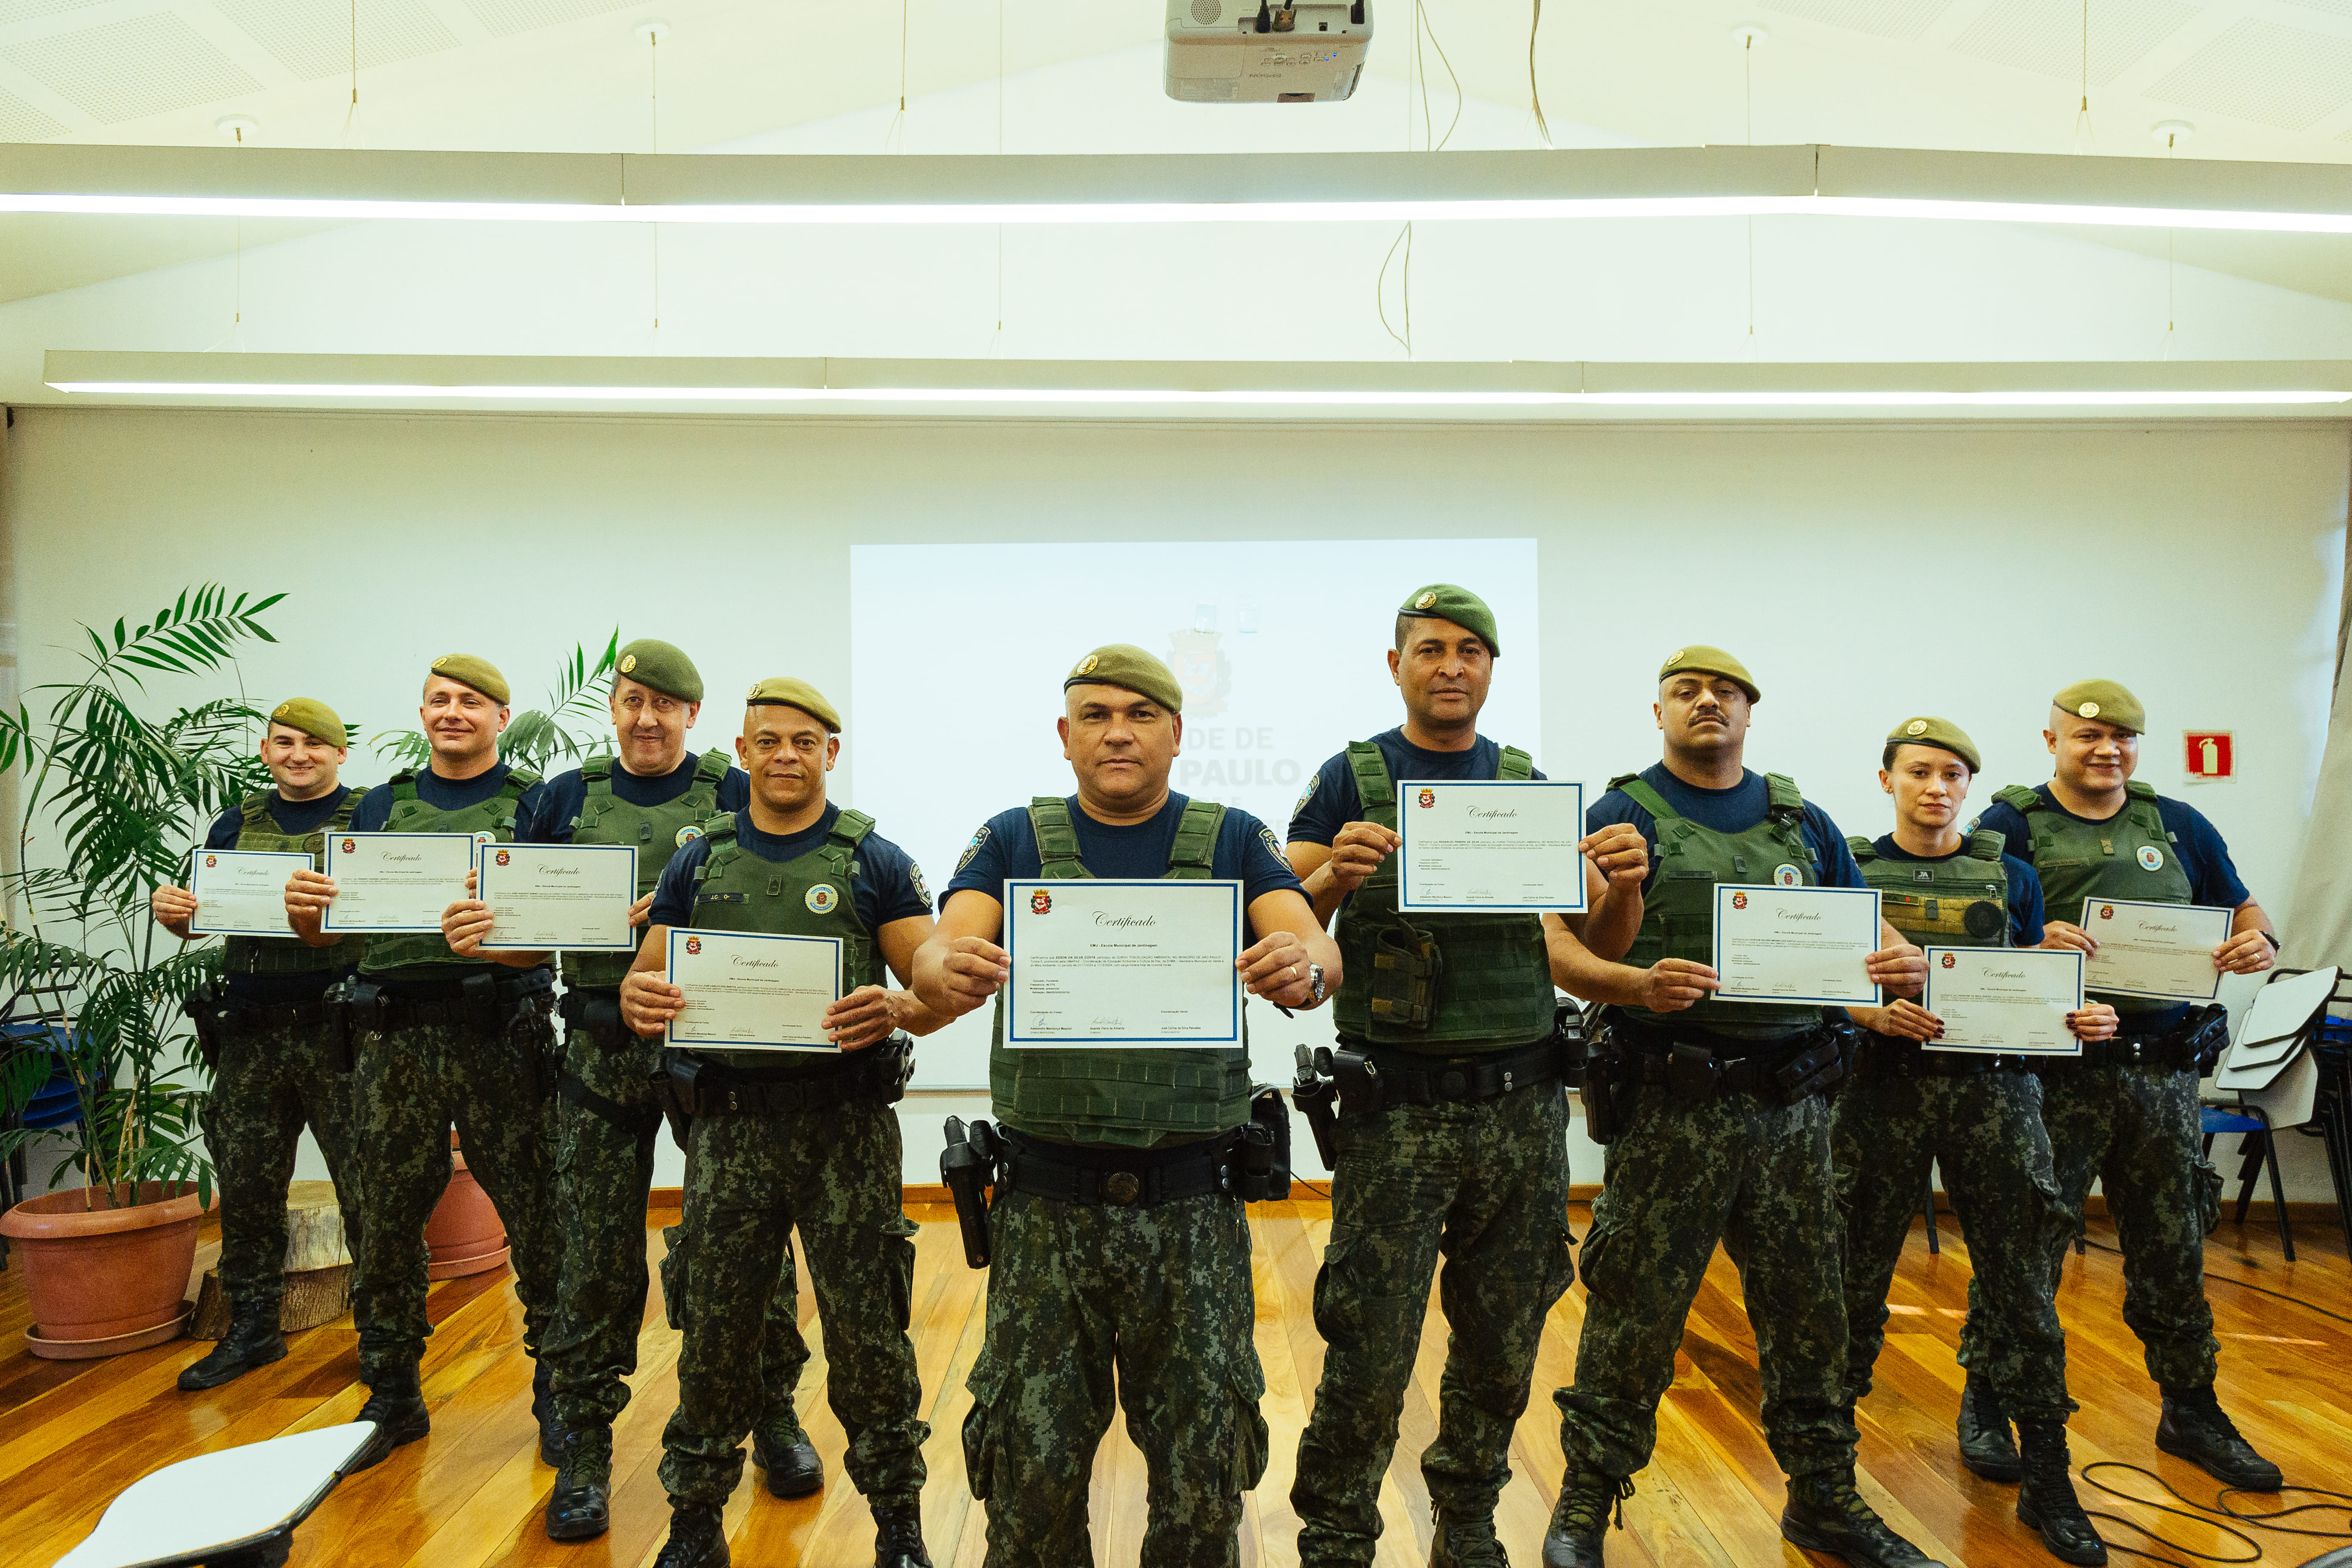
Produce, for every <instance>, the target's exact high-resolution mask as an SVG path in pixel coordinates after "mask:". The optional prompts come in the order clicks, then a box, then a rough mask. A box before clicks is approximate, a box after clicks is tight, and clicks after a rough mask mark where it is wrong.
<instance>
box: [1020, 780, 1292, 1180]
mask: <svg viewBox="0 0 2352 1568" xmlns="http://www.w3.org/2000/svg"><path fill="white" fill-rule="evenodd" d="M1224 820H1225V808H1224V807H1223V806H1222V805H1218V804H1217V803H1216V802H1214V801H1209V800H1194V801H1187V802H1186V803H1185V805H1184V815H1183V817H1182V819H1181V821H1179V822H1178V823H1177V825H1176V841H1175V843H1173V844H1172V845H1171V846H1170V847H1169V850H1168V869H1167V872H1166V873H1165V874H1166V875H1167V876H1169V877H1171V878H1177V879H1191V880H1202V879H1206V878H1208V877H1210V876H1211V875H1213V872H1214V869H1215V861H1216V853H1217V830H1218V829H1219V828H1220V827H1222V826H1223V824H1224ZM1029 826H1030V828H1031V829H1032V830H1033V831H1034V833H1035V834H1036V836H1037V859H1038V872H1037V874H1038V875H1039V876H1041V877H1046V878H1051V879H1080V878H1091V877H1092V876H1093V875H1094V873H1093V872H1092V871H1089V870H1087V868H1086V863H1085V862H1084V861H1082V860H1080V859H1079V858H1078V835H1077V830H1076V828H1074V827H1072V826H1071V825H1070V807H1069V803H1068V802H1067V801H1065V800H1059V799H1056V798H1055V797H1054V796H1052V795H1040V796H1038V797H1037V798H1036V799H1034V800H1033V801H1031V802H1030V803H1029ZM1244 1027H1245V1028H1246V1026H1244ZM988 1092H989V1098H990V1099H991V1100H992V1101H993V1102H994V1106H995V1111H996V1119H997V1120H998V1121H1001V1122H1003V1123H1004V1124H1005V1125H1006V1126H1008V1127H1013V1128H1016V1129H1018V1130H1019V1131H1024V1132H1027V1133H1031V1134H1033V1135H1034V1136H1036V1137H1040V1138H1058V1139H1062V1140H1064V1141H1065V1142H1072V1143H1118V1144H1124V1145H1127V1146H1129V1147H1130V1148H1148V1147H1150V1145H1152V1144H1155V1143H1158V1142H1160V1141H1161V1140H1162V1139H1165V1138H1170V1137H1174V1138H1204V1137H1208V1136H1210V1135H1212V1134H1214V1133H1218V1132H1223V1131H1227V1130H1228V1129H1230V1128H1234V1127H1238V1126H1240V1125H1241V1124H1242V1123H1243V1122H1244V1121H1247V1120H1249V1100H1250V1061H1249V1047H1247V1046H1246V1045H1243V1046H1236V1047H1222V1048H1209V1049H1202V1050H1163V1049H1161V1048H1160V1047H1150V1048H1148V1049H1129V1050H1121V1049H1118V1048H1116V1047H1112V1048H1107V1049H1093V1050H1090V1049H1087V1048H1085V1047H1061V1046H1032V1047H1024V1048H1023V1049H1021V1050H1017V1051H1016V1050H1008V1049H1006V1048H1005V1045H1004V993H1003V992H1002V991H999V992H998V993H997V994H996V1023H995V1032H994V1034H993V1035H992V1037H991V1039H990V1041H989V1047H988Z"/></svg>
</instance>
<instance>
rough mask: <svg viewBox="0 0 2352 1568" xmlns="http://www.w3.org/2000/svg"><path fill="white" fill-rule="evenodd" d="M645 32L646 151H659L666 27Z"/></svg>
mask: <svg viewBox="0 0 2352 1568" xmlns="http://www.w3.org/2000/svg"><path fill="white" fill-rule="evenodd" d="M638 31H640V32H642V33H643V34H645V36H646V147H647V148H648V150H649V151H652V152H655V153H659V152H660V151H661V41H662V34H663V33H664V32H666V31H667V28H666V27H664V26H661V25H660V24H658V23H648V24H647V25H646V26H643V27H641V28H639V29H638ZM646 227H647V228H649V229H651V230H652V231H653V250H654V268H653V291H654V292H653V307H654V309H653V316H654V327H653V330H654V331H656V332H658V331H661V225H659V224H657V223H650V224H647V225H646Z"/></svg>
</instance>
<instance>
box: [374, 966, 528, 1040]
mask: <svg viewBox="0 0 2352 1568" xmlns="http://www.w3.org/2000/svg"><path fill="white" fill-rule="evenodd" d="M465 984H466V982H465V980H464V979H457V980H415V981H406V982H393V983H391V984H383V987H382V989H383V1002H382V1003H381V1004H380V1009H381V1010H380V1014H379V1019H378V1021H376V1022H374V1023H373V1025H372V1026H373V1027H375V1028H380V1029H417V1028H431V1027H435V1026H447V1027H462V1026H479V1025H480V1023H481V1016H480V1011H479V1009H478V1005H476V1003H475V1002H474V1001H473V999H472V998H470V997H468V996H467V994H465V991H464V986H465ZM554 990H555V976H554V975H553V974H552V973H549V971H548V970H547V969H546V967H545V966H543V965H542V966H541V967H539V968H536V969H527V970H525V971H523V972H522V973H520V975H517V976H514V977H512V978H508V977H506V976H503V975H502V976H499V978H498V979H497V980H496V981H494V982H493V984H492V993H491V995H492V1002H491V1005H492V1006H493V1007H498V1008H511V1007H513V1006H514V1005H516V1004H517V1003H532V1004H541V1005H543V1004H542V1003H541V999H542V998H546V997H549V996H551V995H552V994H553V993H554Z"/></svg>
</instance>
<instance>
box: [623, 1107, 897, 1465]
mask: <svg viewBox="0 0 2352 1568" xmlns="http://www.w3.org/2000/svg"><path fill="white" fill-rule="evenodd" d="M688 1136H689V1143H690V1147H689V1150H688V1155H687V1181H686V1194H685V1210H686V1212H685V1215H684V1223H683V1225H682V1226H681V1227H680V1228H681V1229H682V1231H683V1233H684V1234H683V1235H681V1236H679V1237H677V1244H676V1245H675V1246H673V1247H672V1248H671V1250H670V1254H669V1257H668V1258H666V1259H664V1261H663V1264H662V1289H663V1291H664V1292H665V1294H667V1296H668V1298H669V1300H670V1303H671V1306H672V1308H673V1317H674V1318H675V1320H676V1321H677V1327H678V1329H679V1330H680V1331H681V1332H683V1333H684V1335H685V1336H686V1338H685V1343H684V1344H683V1346H681V1347H680V1349H679V1352H678V1358H677V1414H676V1415H672V1416H671V1417H670V1421H669V1426H668V1427H667V1430H665V1431H664V1432H663V1433H662V1447H664V1448H665V1449H666V1450H667V1452H666V1453H665V1454H664V1455H663V1457H662V1462H661V1479H662V1485H663V1486H665V1487H667V1489H669V1497H670V1501H671V1503H672V1504H673V1505H674V1506H677V1507H681V1508H693V1507H707V1508H717V1507H719V1506H720V1505H722V1504H724V1503H725V1502H726V1500H728V1498H729V1497H730V1496H731V1495H732V1494H733V1492H734V1490H735V1484H736V1482H737V1481H738V1480H740V1479H741V1478H742V1474H743V1454H742V1450H741V1448H740V1446H739V1445H740V1444H741V1443H742V1441H743V1437H744V1435H745V1434H746V1433H748V1432H750V1431H751V1426H752V1424H753V1423H754V1422H755V1421H757V1420H759V1419H760V1417H761V1415H762V1413H763V1406H764V1405H766V1403H767V1389H768V1387H769V1386H770V1385H769V1384H768V1382H767V1378H768V1375H769V1373H768V1372H767V1371H766V1370H765V1369H766V1367H767V1365H768V1363H767V1362H766V1360H765V1353H766V1352H765V1349H764V1342H765V1341H766V1339H767V1337H768V1336H767V1331H766V1325H767V1323H768V1321H770V1304H771V1302H772V1301H773V1300H775V1298H776V1294H777V1291H776V1272H777V1269H778V1268H779V1267H780V1266H781V1265H782V1260H783V1256H784V1251H785V1247H786V1238H787V1237H788V1236H789V1234H790V1232H791V1230H792V1228H793V1225H794V1224H795V1223H797V1224H798V1225H799V1226H800V1233H801V1247H802V1252H803V1256H804V1258H806V1261H807V1263H808V1271H809V1282H810V1284H811V1285H812V1286H813V1287H814V1289H815V1291H816V1309H817V1321H818V1323H819V1325H820V1327H821V1328H822V1330H823V1331H824V1352H825V1360H826V1362H827V1364H828V1372H827V1373H826V1377H825V1399H826V1403H828V1404H829V1405H831V1406H832V1407H833V1413H834V1415H836V1416H838V1417H839V1418H840V1420H841V1427H842V1430H843V1431H844V1432H845V1433H846V1434H847V1435H848V1436H849V1452H848V1455H847V1458H846V1462H845V1468H847V1469H848V1471H849V1479H850V1480H851V1481H853V1482H854V1483H856V1487H857V1489H858V1490H859V1491H860V1492H862V1493H864V1494H865V1496H866V1500H868V1501H870V1502H874V1503H892V1504H898V1503H912V1502H914V1501H915V1500H916V1499H917V1497H918V1496H919V1494H920V1493H921V1491H922V1489H923V1475H924V1470H923V1443H924V1441H925V1440H926V1439H928V1438H929V1436H930V1435H931V1428H930V1424H929V1423H928V1422H926V1421H925V1420H924V1419H923V1418H922V1405H923V1385H922V1379H921V1377H920V1376H919V1374H918V1373H917V1372H916V1370H915V1347H914V1344H913V1342H911V1341H910V1340H908V1337H907V1324H908V1320H909V1318H910V1316H911V1315H912V1312H913V1304H914V1303H913V1297H914V1288H915V1244H914V1242H913V1241H912V1240H911V1239H909V1238H910V1237H913V1236H914V1234H915V1226H914V1224H913V1222H912V1221H910V1220H908V1218H907V1213H906V1209H905V1206H904V1205H903V1204H902V1202H901V1199H900V1187H899V1173H900V1170H901V1165H900V1148H899V1142H898V1112H897V1111H896V1110H892V1109H891V1108H890V1107H888V1106H887V1105H880V1104H877V1103H875V1102H873V1101H870V1100H869V1101H852V1102H851V1103H849V1104H846V1105H839V1106H835V1107H833V1108H832V1109H830V1110H821V1111H802V1112H797V1113H794V1114H791V1115H784V1116H704V1117H698V1118H696V1119H695V1122H694V1130H693V1131H692V1132H691V1133H690V1134H689V1135H688ZM795 1374H797V1369H795Z"/></svg>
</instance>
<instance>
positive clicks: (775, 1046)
mask: <svg viewBox="0 0 2352 1568" xmlns="http://www.w3.org/2000/svg"><path fill="white" fill-rule="evenodd" d="M664 963H665V965H666V967H667V972H668V974H669V983H670V984H672V985H675V986H677V988H678V989H679V990H680V991H683V992H684V993H686V1000H685V1004H684V1005H682V1006H681V1007H679V1009H678V1012H677V1016H676V1017H674V1018H672V1019H671V1020H670V1021H669V1028H668V1031H667V1035H666V1036H665V1038H666V1039H667V1041H668V1043H669V1044H671V1045H673V1046H677V1047H680V1048H681V1049H685V1050H729V1051H819V1052H823V1053H825V1054H827V1055H839V1054H840V1051H841V1047H839V1046H836V1045H835V1044H834V1043H833V1042H832V1041H831V1040H830V1039H827V1038H826V1037H825V1032H824V1014H825V1009H826V1008H828V1007H830V1006H832V1005H833V1004H834V1001H835V998H836V997H838V996H839V995H840V994H841V939H840V938H839V937H837V936H783V935H778V934H773V933H771V932H767V931H706V930H703V929H701V928H699V927H694V926H672V927H670V928H669V952H667V954H666V955H665V956H664Z"/></svg>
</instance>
